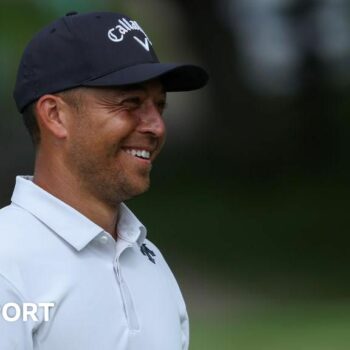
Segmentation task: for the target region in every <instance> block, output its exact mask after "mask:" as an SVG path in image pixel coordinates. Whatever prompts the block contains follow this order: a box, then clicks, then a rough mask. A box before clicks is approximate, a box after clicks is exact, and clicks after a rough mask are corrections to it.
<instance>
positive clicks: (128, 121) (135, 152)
mask: <svg viewBox="0 0 350 350" xmlns="http://www.w3.org/2000/svg"><path fill="white" fill-rule="evenodd" d="M165 100H166V95H165V92H164V91H163V87H162V85H161V84H160V82H158V81H152V82H148V83H144V84H140V85H133V86H129V87H126V88H82V90H81V104H82V110H81V111H80V112H79V113H78V115H77V113H76V112H75V113H72V115H71V116H70V118H69V125H68V129H69V130H68V138H67V143H66V148H65V157H66V163H67V165H68V167H69V169H70V170H71V171H72V173H73V174H74V175H75V176H77V178H78V179H79V183H80V184H81V187H82V188H83V189H84V190H87V191H88V193H90V194H91V195H92V196H93V197H95V198H98V199H99V200H101V201H103V202H104V203H106V204H108V205H110V206H116V205H117V204H118V203H119V202H121V201H124V200H127V199H129V198H132V197H134V196H137V195H139V194H141V193H143V192H145V191H146V190H147V189H148V187H149V184H150V171H151V167H152V162H153V161H154V159H155V158H156V157H157V155H158V153H159V152H160V150H161V147H162V146H163V143H164V140H165V125H164V121H163V119H162V113H163V109H164V107H165ZM73 110H74V108H72V111H73Z"/></svg>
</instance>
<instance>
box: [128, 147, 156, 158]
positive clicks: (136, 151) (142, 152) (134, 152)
mask: <svg viewBox="0 0 350 350" xmlns="http://www.w3.org/2000/svg"><path fill="white" fill-rule="evenodd" d="M124 152H126V153H128V154H131V155H132V156H134V157H137V158H141V159H150V158H151V152H148V151H146V150H144V149H143V150H142V149H125V150H124Z"/></svg>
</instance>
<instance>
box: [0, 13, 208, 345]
mask: <svg viewBox="0 0 350 350" xmlns="http://www.w3.org/2000/svg"><path fill="white" fill-rule="evenodd" d="M207 79H208V77H207V74H206V72H205V71H204V70H203V69H202V68H200V67H197V66H193V65H176V64H161V63H159V61H158V59H157V56H156V54H155V52H154V51H153V48H152V43H151V41H150V39H149V38H148V36H147V35H146V34H145V32H144V31H143V29H142V28H141V27H140V26H139V24H138V23H137V22H136V21H133V20H131V19H130V18H128V17H127V16H124V15H121V14H115V13H106V12H102V13H89V14H77V13H69V14H67V15H66V16H65V17H63V18H60V19H59V20H57V21H55V22H54V23H52V24H50V25H49V26H47V27H46V28H44V29H43V30H41V31H40V32H39V33H38V34H36V35H35V36H34V38H33V39H32V41H31V42H30V43H29V45H28V46H27V48H26V50H25V51H24V54H23V57H22V60H21V63H20V67H19V70H18V76H17V82H16V87H15V92H14V97H15V100H16V104H17V107H18V109H19V111H20V112H21V113H23V117H24V121H25V123H26V126H27V128H28V130H29V131H30V133H31V136H32V139H33V142H34V145H35V148H36V159H35V170H34V176H33V177H18V178H17V182H16V187H15V190H14V193H13V196H12V203H11V205H10V206H8V207H6V208H3V209H2V210H1V211H0V308H1V313H0V349H4V350H11V349H20V350H27V349H37V350H38V349H40V350H56V349H64V350H80V349H84V350H89V349H91V350H97V349H98V350H100V349H101V350H112V349H113V350H116V349H118V350H122V349H129V350H134V349H135V350H136V349H137V350H141V349H142V350H148V349H149V350H179V349H187V348H188V318H187V313H186V307H185V304H184V302H183V299H182V296H181V293H180V290H179V288H178V286H177V283H176V281H175V279H174V277H173V275H172V273H171V271H170V269H169V268H168V266H167V264H166V262H165V261H164V259H163V257H162V255H161V253H160V252H159V250H158V249H157V248H156V247H155V246H154V245H153V244H152V243H151V242H150V241H148V240H147V239H146V228H145V227H144V226H143V225H142V224H141V223H140V222H139V221H138V219H137V218H136V217H135V216H134V214H133V213H132V212H131V211H130V210H129V209H128V208H127V207H126V205H125V204H124V203H123V202H124V201H126V200H127V199H129V198H132V197H134V196H137V195H139V194H141V193H143V192H145V191H146V190H147V189H148V187H149V183H150V171H151V167H152V163H153V161H154V160H155V158H156V157H157V155H158V153H159V152H160V150H161V147H162V145H163V143H164V139H165V126H164V122H163V119H162V113H163V109H164V106H165V102H166V92H168V91H181V90H193V89H198V88H200V87H202V86H204V85H205V84H206V82H207ZM165 234H166V233H165Z"/></svg>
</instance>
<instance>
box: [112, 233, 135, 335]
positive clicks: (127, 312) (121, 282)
mask: <svg viewBox="0 0 350 350" xmlns="http://www.w3.org/2000/svg"><path fill="white" fill-rule="evenodd" d="M131 247H132V244H131V243H127V242H125V241H123V240H121V239H118V241H117V252H116V256H115V259H114V272H115V276H116V280H117V283H118V287H119V290H120V295H121V298H122V303H123V311H124V316H125V318H126V321H127V324H128V328H129V330H130V331H133V332H137V331H139V330H140V325H139V321H138V317H137V313H136V310H135V304H134V301H133V298H132V294H131V293H130V290H129V287H128V285H127V283H126V281H125V279H124V278H123V273H122V265H121V263H120V258H121V256H122V254H125V251H126V250H127V249H131Z"/></svg>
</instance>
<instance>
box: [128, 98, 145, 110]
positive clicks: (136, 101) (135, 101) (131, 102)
mask: <svg viewBox="0 0 350 350" xmlns="http://www.w3.org/2000/svg"><path fill="white" fill-rule="evenodd" d="M141 103H142V101H141V98H140V97H130V98H127V99H125V100H124V101H123V105H124V106H126V107H128V108H137V107H139V106H140V105H141Z"/></svg>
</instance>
